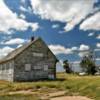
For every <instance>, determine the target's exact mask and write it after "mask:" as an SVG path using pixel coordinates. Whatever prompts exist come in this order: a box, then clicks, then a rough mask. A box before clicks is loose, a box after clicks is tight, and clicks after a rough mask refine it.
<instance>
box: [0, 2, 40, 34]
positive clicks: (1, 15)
mask: <svg viewBox="0 0 100 100" xmlns="http://www.w3.org/2000/svg"><path fill="white" fill-rule="evenodd" d="M37 25H38V23H30V22H27V21H25V20H23V19H21V18H19V17H18V15H17V14H16V13H13V12H12V11H11V10H10V9H9V8H8V7H7V6H6V4H5V3H4V0H0V32H4V33H5V34H11V32H10V33H9V30H11V29H16V30H18V31H25V30H27V29H28V28H29V27H31V28H32V30H33V31H36V30H37V27H36V26H37ZM33 26H35V27H33ZM35 28H36V29H35ZM38 28H39V26H38Z"/></svg>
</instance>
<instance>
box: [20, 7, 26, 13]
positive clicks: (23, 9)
mask: <svg viewBox="0 0 100 100" xmlns="http://www.w3.org/2000/svg"><path fill="white" fill-rule="evenodd" d="M19 9H20V10H21V11H23V12H27V11H28V10H27V9H26V8H24V7H23V6H20V8H19Z"/></svg>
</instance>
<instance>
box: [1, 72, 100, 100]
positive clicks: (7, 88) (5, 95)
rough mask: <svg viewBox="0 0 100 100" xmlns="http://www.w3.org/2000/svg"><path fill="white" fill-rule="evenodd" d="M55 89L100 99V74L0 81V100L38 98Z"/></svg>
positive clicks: (60, 74) (62, 75) (30, 99)
mask: <svg viewBox="0 0 100 100" xmlns="http://www.w3.org/2000/svg"><path fill="white" fill-rule="evenodd" d="M17 91H20V92H21V91H22V93H19V92H18V93H17ZM23 91H25V93H23ZM26 91H27V92H26ZM28 91H31V93H30V92H28ZM56 91H66V95H82V96H87V97H89V98H93V99H94V100H100V76H78V75H68V74H65V73H59V74H57V80H55V81H38V82H21V83H16V82H15V83H11V82H6V81H0V100H40V97H41V96H43V95H46V94H48V93H52V92H56Z"/></svg>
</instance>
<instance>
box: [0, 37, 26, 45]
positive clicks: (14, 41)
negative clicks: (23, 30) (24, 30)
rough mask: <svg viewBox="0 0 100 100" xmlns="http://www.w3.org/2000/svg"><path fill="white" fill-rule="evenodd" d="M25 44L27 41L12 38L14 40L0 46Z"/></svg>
mask: <svg viewBox="0 0 100 100" xmlns="http://www.w3.org/2000/svg"><path fill="white" fill-rule="evenodd" d="M25 42H27V40H25V39H21V38H14V39H10V40H9V41H6V42H2V43H1V44H6V45H16V44H23V43H25Z"/></svg>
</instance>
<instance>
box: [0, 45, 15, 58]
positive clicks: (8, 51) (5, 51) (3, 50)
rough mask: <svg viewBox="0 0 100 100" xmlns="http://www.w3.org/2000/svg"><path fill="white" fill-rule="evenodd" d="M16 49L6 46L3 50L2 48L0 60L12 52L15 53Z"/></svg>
mask: <svg viewBox="0 0 100 100" xmlns="http://www.w3.org/2000/svg"><path fill="white" fill-rule="evenodd" d="M13 50H14V49H13V48H11V47H9V46H6V47H3V48H0V59H1V58H2V57H4V56H6V55H7V54H8V53H10V52H11V51H13Z"/></svg>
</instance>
